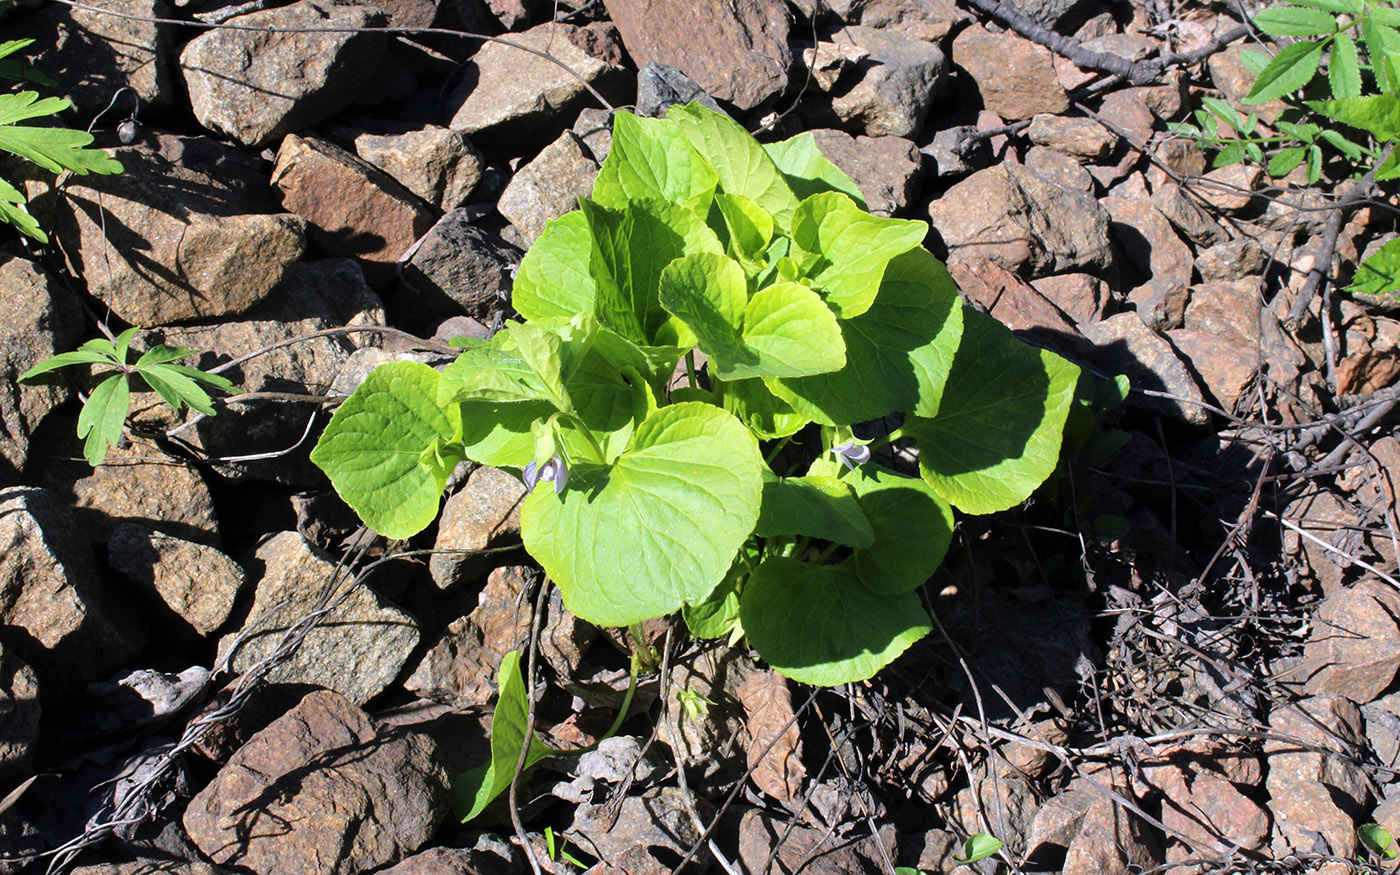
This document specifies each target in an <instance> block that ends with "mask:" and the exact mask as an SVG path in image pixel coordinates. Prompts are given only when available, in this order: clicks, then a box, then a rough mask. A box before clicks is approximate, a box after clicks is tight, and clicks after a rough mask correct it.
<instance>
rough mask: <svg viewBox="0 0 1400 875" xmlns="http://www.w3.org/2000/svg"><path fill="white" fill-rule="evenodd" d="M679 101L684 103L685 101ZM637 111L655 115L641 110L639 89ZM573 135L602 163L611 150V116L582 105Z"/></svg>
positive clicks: (639, 79)
mask: <svg viewBox="0 0 1400 875" xmlns="http://www.w3.org/2000/svg"><path fill="white" fill-rule="evenodd" d="M640 85H641V77H640V76H639V77H638V86H639V88H640ZM679 102H680V103H684V102H685V101H679ZM662 112H663V113H664V112H665V111H664V110H663V111H662ZM637 113H638V115H655V113H646V112H642V106H641V94H640V91H639V92H638V96H637ZM574 135H575V136H577V137H578V138H579V142H581V143H583V148H585V149H587V150H588V154H590V155H592V156H593V160H594V161H597V162H598V163H599V164H602V163H603V162H604V161H606V160H608V152H610V151H612V116H611V115H610V114H609V113H608V111H607V110H606V109H596V108H594V107H591V106H589V107H584V109H583V110H582V111H580V112H579V114H578V121H576V122H574Z"/></svg>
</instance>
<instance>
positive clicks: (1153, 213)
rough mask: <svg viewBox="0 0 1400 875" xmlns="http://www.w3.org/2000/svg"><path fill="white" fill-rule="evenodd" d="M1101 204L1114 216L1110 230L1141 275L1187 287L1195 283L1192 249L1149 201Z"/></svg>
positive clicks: (1120, 199)
mask: <svg viewBox="0 0 1400 875" xmlns="http://www.w3.org/2000/svg"><path fill="white" fill-rule="evenodd" d="M1100 203H1102V204H1103V206H1104V207H1105V208H1106V209H1107V210H1108V213H1109V215H1110V216H1112V217H1113V221H1112V224H1111V225H1110V226H1109V227H1110V228H1111V230H1112V232H1113V236H1114V237H1115V238H1117V240H1118V245H1119V246H1121V247H1122V249H1123V254H1124V256H1126V258H1127V260H1128V261H1129V262H1131V263H1132V264H1133V265H1134V266H1136V267H1137V269H1138V271H1139V272H1140V274H1141V275H1143V276H1145V277H1148V278H1151V279H1157V280H1170V281H1172V282H1174V283H1177V284H1180V285H1183V286H1188V285H1190V284H1191V267H1192V259H1191V249H1190V247H1188V246H1187V245H1186V244H1185V243H1183V242H1182V240H1181V238H1180V237H1178V236H1177V234H1176V230H1175V229H1174V228H1172V225H1171V223H1170V222H1168V221H1167V218H1166V216H1163V215H1162V214H1161V213H1160V212H1158V211H1157V208H1156V207H1154V206H1152V204H1151V203H1150V202H1148V201H1144V200H1139V199H1136V198H1125V197H1106V198H1104V199H1103V200H1102V201H1100Z"/></svg>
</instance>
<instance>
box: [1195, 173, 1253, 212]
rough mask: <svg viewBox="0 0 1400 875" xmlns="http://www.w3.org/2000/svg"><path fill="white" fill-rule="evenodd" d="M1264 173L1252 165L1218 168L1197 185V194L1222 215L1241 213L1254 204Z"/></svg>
mask: <svg viewBox="0 0 1400 875" xmlns="http://www.w3.org/2000/svg"><path fill="white" fill-rule="evenodd" d="M1262 174H1263V171H1261V170H1260V169H1259V168H1258V167H1255V166H1253V165H1250V164H1231V165H1230V166H1228V167H1217V168H1216V169H1214V170H1212V171H1211V172H1209V173H1207V174H1206V175H1205V178H1204V179H1202V180H1200V181H1199V182H1198V183H1197V185H1196V189H1195V190H1196V193H1197V194H1199V195H1200V196H1201V197H1202V198H1204V199H1205V201H1206V203H1208V204H1210V205H1211V206H1212V207H1214V208H1215V209H1217V210H1219V211H1221V212H1222V213H1239V212H1243V211H1244V210H1247V209H1249V206H1250V204H1252V203H1254V188H1255V186H1257V185H1258V184H1259V178H1260V176H1262Z"/></svg>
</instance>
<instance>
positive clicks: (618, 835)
mask: <svg viewBox="0 0 1400 875" xmlns="http://www.w3.org/2000/svg"><path fill="white" fill-rule="evenodd" d="M692 798H694V797H689V796H688V795H687V794H685V793H683V792H681V788H679V787H670V786H667V787H654V788H652V789H650V790H647V791H645V792H644V793H641V794H640V795H628V796H626V797H624V798H623V800H622V805H621V806H620V807H619V808H618V809H617V810H615V811H614V810H612V807H611V806H607V805H605V804H596V805H580V806H578V807H577V808H576V809H574V819H573V825H572V826H570V827H569V830H568V832H566V833H565V835H566V836H568V837H569V839H570V840H571V841H577V842H579V843H580V846H581V847H585V848H589V849H590V850H596V852H597V853H598V854H599V856H601V857H602V858H603V859H605V860H610V859H613V858H616V857H618V856H620V855H622V854H623V853H625V852H626V851H627V849H628V848H632V847H642V848H658V849H664V850H666V851H669V852H670V853H672V854H675V855H676V856H677V858H679V856H680V855H682V854H685V853H686V852H688V851H689V850H690V846H691V845H693V844H695V843H696V842H697V841H698V840H699V839H700V832H699V830H698V829H697V828H696V826H695V819H694V818H692V817H691V816H690V813H689V808H688V806H689V805H690V804H691V802H690V800H691V799H692ZM694 803H695V806H696V808H697V809H698V813H699V815H700V817H701V822H702V823H707V822H708V821H709V819H710V818H711V817H713V816H714V809H713V806H711V805H710V804H709V802H707V801H706V800H705V799H704V798H703V797H701V798H694ZM712 860H713V857H711V856H710V852H709V851H708V850H702V851H701V852H700V854H699V856H698V857H697V859H696V862H697V863H698V864H699V865H698V868H699V869H701V870H705V869H708V868H709V866H710V862H711V861H712ZM753 871H759V870H758V869H755V870H753Z"/></svg>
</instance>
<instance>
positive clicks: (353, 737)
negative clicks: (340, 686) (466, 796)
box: [184, 691, 452, 875]
mask: <svg viewBox="0 0 1400 875" xmlns="http://www.w3.org/2000/svg"><path fill="white" fill-rule="evenodd" d="M434 748H435V745H434V744H433V743H432V742H431V741H430V740H428V739H427V738H426V737H424V736H422V735H419V734H416V733H407V734H396V733H393V732H388V731H384V730H381V729H380V728H379V727H378V726H377V725H376V724H375V722H374V721H373V720H371V719H370V718H369V716H368V715H366V714H365V713H364V712H363V711H361V710H360V709H359V708H357V707H355V706H354V705H353V704H352V703H351V702H349V701H347V700H346V699H345V698H343V697H342V696H339V695H337V694H335V693H333V692H329V691H319V692H314V693H311V694H310V695H308V696H307V697H306V698H304V699H302V700H301V702H300V704H298V705H297V706H296V707H295V708H293V709H292V710H291V711H289V712H288V713H287V714H286V715H284V716H282V717H280V718H278V719H277V720H274V721H273V722H272V723H271V724H270V725H268V726H267V727H266V728H265V729H263V730H262V731H261V732H259V733H257V734H256V735H254V736H253V737H252V738H251V739H249V741H248V743H247V744H245V745H244V746H243V747H241V748H239V750H238V752H237V753H235V754H234V755H233V757H232V758H231V759H230V760H229V762H228V764H227V765H225V766H224V767H223V768H222V769H220V770H219V774H218V775H216V776H215V777H214V780H213V781H211V782H210V783H209V785H208V786H206V787H205V788H204V789H203V790H201V791H200V792H199V793H198V794H197V795H196V796H195V797H194V798H193V799H191V800H190V804H189V807H188V808H187V809H186V810H185V815H184V825H185V829H186V831H188V832H189V836H190V838H191V839H192V840H193V841H194V843H195V844H196V845H198V846H199V848H200V849H201V850H202V851H204V853H205V854H207V855H208V856H209V857H210V858H211V859H213V860H214V862H216V863H219V864H229V865H233V866H238V867H243V868H246V869H251V870H252V871H254V872H279V873H284V875H356V873H359V872H366V871H369V870H371V869H376V868H378V867H381V866H386V865H389V864H391V863H395V862H397V861H399V860H400V859H402V858H403V857H405V856H407V855H408V854H411V853H412V852H413V851H415V850H417V849H418V848H419V847H421V846H422V845H423V844H424V843H426V842H427V840H428V839H429V838H430V837H431V836H432V834H433V831H434V830H435V829H437V827H438V825H439V824H440V823H442V821H443V819H444V818H445V817H446V816H447V812H448V809H449V807H450V805H451V795H452V794H451V791H450V784H449V779H448V775H447V771H446V769H444V768H443V767H442V766H441V765H439V764H438V763H437V762H436V760H435V758H434Z"/></svg>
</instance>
